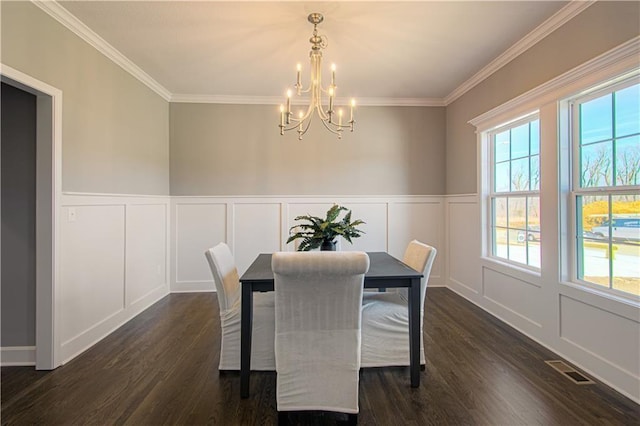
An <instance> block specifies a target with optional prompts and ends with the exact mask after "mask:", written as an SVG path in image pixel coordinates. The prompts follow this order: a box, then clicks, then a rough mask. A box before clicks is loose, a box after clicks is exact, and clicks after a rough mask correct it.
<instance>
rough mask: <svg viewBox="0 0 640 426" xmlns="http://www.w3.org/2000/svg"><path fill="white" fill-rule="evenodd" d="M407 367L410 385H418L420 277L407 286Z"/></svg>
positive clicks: (413, 386) (414, 386) (415, 386)
mask: <svg viewBox="0 0 640 426" xmlns="http://www.w3.org/2000/svg"><path fill="white" fill-rule="evenodd" d="M409 365H410V366H409V369H410V370H411V387H412V388H417V387H419V386H420V278H413V279H412V280H411V287H409Z"/></svg>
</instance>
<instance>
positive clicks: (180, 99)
mask: <svg viewBox="0 0 640 426" xmlns="http://www.w3.org/2000/svg"><path fill="white" fill-rule="evenodd" d="M283 100H284V99H283V97H282V96H225V95H189V94H174V95H172V96H171V99H170V101H171V102H175V103H192V104H238V105H280V104H282V103H283ZM356 102H357V105H358V106H424V107H443V106H445V104H444V100H443V99H441V98H358V99H357V100H356ZM292 104H293V105H303V104H304V102H298V101H297V99H294V100H292ZM336 104H339V105H349V99H347V98H337V99H336Z"/></svg>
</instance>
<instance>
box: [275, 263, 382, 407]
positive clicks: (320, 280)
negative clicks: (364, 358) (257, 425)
mask: <svg viewBox="0 0 640 426" xmlns="http://www.w3.org/2000/svg"><path fill="white" fill-rule="evenodd" d="M272 268H273V272H274V278H275V281H274V286H275V293H276V303H275V304H276V342H275V348H276V371H277V373H278V375H277V384H276V401H277V408H278V411H280V412H282V411H306V410H320V411H333V412H340V413H350V414H351V415H353V414H355V413H357V412H358V383H359V370H360V329H361V308H362V291H363V286H364V274H365V272H367V271H368V270H369V256H367V254H366V253H364V252H322V251H320V252H280V253H274V255H273V259H272Z"/></svg>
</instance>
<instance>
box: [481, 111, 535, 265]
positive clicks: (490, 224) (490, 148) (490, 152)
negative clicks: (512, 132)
mask: <svg viewBox="0 0 640 426" xmlns="http://www.w3.org/2000/svg"><path fill="white" fill-rule="evenodd" d="M535 120H538V122H539V125H540V114H539V111H537V110H536V111H533V112H530V113H528V114H526V115H522V116H519V117H518V118H514V119H513V120H510V121H507V122H504V123H502V124H500V125H498V126H495V127H493V128H491V129H488V130H486V131H485V132H483V133H484V135H483V136H484V137H483V140H484V141H486V145H487V159H488V167H487V168H486V172H487V175H486V178H485V179H483V181H484V182H485V183H486V187H485V188H484V191H483V193H484V194H485V197H486V198H485V203H486V209H487V210H486V220H485V221H484V223H485V226H486V228H485V229H486V236H487V238H486V244H487V245H486V247H485V253H486V255H487V257H488V258H489V259H491V260H494V261H496V262H499V263H503V264H505V265H508V266H510V267H514V268H519V269H524V270H526V271H529V272H533V273H536V274H540V270H541V268H540V267H536V266H531V265H528V264H526V263H521V262H517V261H514V260H511V259H508V258H505V257H501V256H497V255H496V254H495V253H494V251H493V248H494V247H495V245H494V236H495V233H494V229H495V228H496V225H495V223H494V214H493V205H494V203H493V201H494V200H495V199H497V198H507V197H513V198H515V197H524V198H528V197H538V200H540V183H539V184H538V189H537V190H528V191H508V192H496V191H495V181H494V179H495V149H494V140H495V136H496V135H497V134H499V133H502V132H504V131H506V130H509V129H512V128H515V127H518V126H520V125H522V124H525V123H529V122H531V121H535ZM539 137H540V139H541V136H539ZM537 155H538V158H539V161H538V164H539V166H538V167H539V173H541V172H542V159H541V158H542V140H540V141H539V147H538V154H537ZM526 158H529V159H530V158H531V153H529V155H528V156H527V157H526ZM524 232H525V235H526V229H525V230H524ZM540 235H542V233H541V232H540ZM525 243H526V241H525ZM527 250H528V249H527ZM527 258H528V254H527Z"/></svg>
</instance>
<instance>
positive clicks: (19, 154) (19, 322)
mask: <svg viewBox="0 0 640 426" xmlns="http://www.w3.org/2000/svg"><path fill="white" fill-rule="evenodd" d="M0 99H1V101H2V105H1V111H2V124H1V125H2V127H1V129H2V134H1V142H0V144H1V145H2V149H1V151H2V152H1V158H2V166H1V167H2V168H1V171H2V177H1V181H2V188H1V194H2V202H1V205H2V211H1V212H0V214H1V216H2V230H1V232H0V235H2V243H1V247H2V249H1V256H2V276H1V280H2V285H1V289H0V292H1V293H2V294H1V296H0V297H1V298H2V307H1V308H2V317H1V321H2V330H1V331H0V337H1V340H0V346H3V347H7V346H34V345H35V343H36V337H35V333H36V325H35V321H36V236H35V232H36V97H35V96H34V95H32V94H30V93H27V92H24V91H22V90H20V89H16V88H14V87H12V86H9V85H7V84H5V83H2V93H1V94H0Z"/></svg>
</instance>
